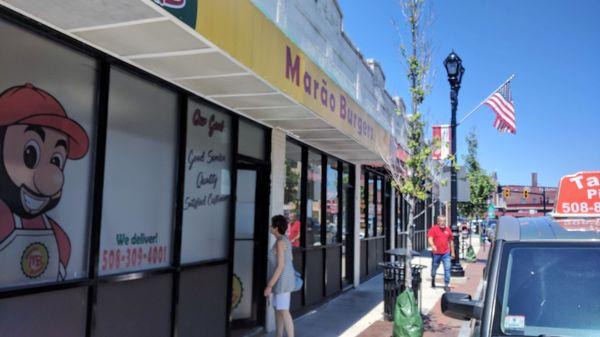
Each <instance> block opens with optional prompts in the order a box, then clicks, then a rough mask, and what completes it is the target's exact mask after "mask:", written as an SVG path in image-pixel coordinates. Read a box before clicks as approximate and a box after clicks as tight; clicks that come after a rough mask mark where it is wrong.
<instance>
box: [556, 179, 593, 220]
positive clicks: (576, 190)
mask: <svg viewBox="0 0 600 337" xmlns="http://www.w3.org/2000/svg"><path fill="white" fill-rule="evenodd" d="M553 215H554V216H558V217H563V216H576V217H580V216H594V217H600V171H595V172H579V173H576V174H572V175H568V176H564V177H562V179H561V180H560V185H559V188H558V198H557V200H556V206H555V210H554V214H553Z"/></svg>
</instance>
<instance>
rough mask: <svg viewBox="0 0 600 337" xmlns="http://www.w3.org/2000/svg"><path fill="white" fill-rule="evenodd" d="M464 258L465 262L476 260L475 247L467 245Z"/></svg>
mask: <svg viewBox="0 0 600 337" xmlns="http://www.w3.org/2000/svg"><path fill="white" fill-rule="evenodd" d="M465 260H467V262H475V261H477V255H475V249H473V246H469V247H468V248H467V252H466V253H465Z"/></svg>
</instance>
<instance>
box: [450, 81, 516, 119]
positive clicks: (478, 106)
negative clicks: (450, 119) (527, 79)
mask: <svg viewBox="0 0 600 337" xmlns="http://www.w3.org/2000/svg"><path fill="white" fill-rule="evenodd" d="M514 78H515V74H512V75H510V77H509V78H508V80H506V81H504V83H502V84H500V86H499V87H498V88H496V90H494V91H492V93H491V94H490V95H489V96H488V97H486V98H485V99H484V100H483V101H481V103H479V104H478V105H477V106H476V107H475V109H473V110H471V112H469V113H468V114H466V115H465V117H463V119H461V120H460V122H458V123H456V126H459V125H461V124H462V123H463V122H464V121H465V119H467V118H469V116H471V115H472V114H473V113H474V112H475V111H477V109H479V108H480V107H481V106H482V105H483V103H485V102H486V101H487V100H488V99H489V98H490V97H492V95H493V94H495V93H496V91H498V90H500V88H502V86H503V85H505V84H506V83H508V82H510V81H512V80H513V79H514Z"/></svg>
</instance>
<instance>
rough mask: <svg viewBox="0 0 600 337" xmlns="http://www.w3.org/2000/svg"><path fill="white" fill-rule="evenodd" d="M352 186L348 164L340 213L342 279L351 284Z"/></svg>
mask: <svg viewBox="0 0 600 337" xmlns="http://www.w3.org/2000/svg"><path fill="white" fill-rule="evenodd" d="M352 184H354V182H350V167H349V166H348V164H343V170H342V201H341V205H343V206H342V208H341V209H340V213H341V216H342V279H343V280H344V281H345V282H350V280H351V279H352V276H351V275H350V270H351V267H350V266H349V264H350V262H351V261H349V259H348V253H349V249H350V244H351V243H350V240H351V239H352V238H351V236H350V232H349V230H350V229H349V225H351V224H349V223H348V212H350V210H351V209H352V207H351V205H352V203H353V202H354V200H353V194H352Z"/></svg>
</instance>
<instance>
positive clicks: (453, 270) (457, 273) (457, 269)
mask: <svg viewBox="0 0 600 337" xmlns="http://www.w3.org/2000/svg"><path fill="white" fill-rule="evenodd" d="M450 275H451V276H452V277H464V276H465V270H464V269H463V267H462V266H461V265H460V262H458V261H452V267H450Z"/></svg>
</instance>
